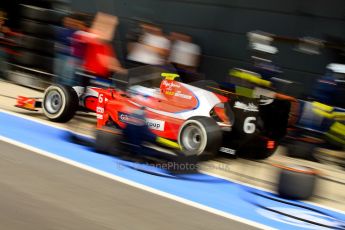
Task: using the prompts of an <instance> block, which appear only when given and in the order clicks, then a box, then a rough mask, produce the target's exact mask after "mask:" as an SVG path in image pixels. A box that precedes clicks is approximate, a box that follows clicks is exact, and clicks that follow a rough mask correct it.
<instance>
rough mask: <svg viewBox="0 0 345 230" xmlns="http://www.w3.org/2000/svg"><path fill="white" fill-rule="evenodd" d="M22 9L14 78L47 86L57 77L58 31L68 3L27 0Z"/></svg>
mask: <svg viewBox="0 0 345 230" xmlns="http://www.w3.org/2000/svg"><path fill="white" fill-rule="evenodd" d="M25 3H26V4H21V5H20V6H19V9H20V12H21V21H20V32H21V33H22V35H21V36H19V37H18V39H17V40H18V48H17V55H13V57H12V59H11V60H10V61H11V64H12V65H11V68H10V71H9V78H10V80H12V81H14V82H16V83H18V84H21V85H25V86H29V87H32V88H37V89H43V88H46V86H47V85H49V84H50V83H51V82H52V80H53V77H54V56H55V38H56V36H55V34H56V31H57V29H58V28H59V27H61V24H62V20H63V18H64V17H65V16H66V15H67V14H68V11H67V10H68V3H66V2H63V1H61V0H60V1H57V0H50V1H47V0H45V1H43V0H41V1H37V0H35V1H33V0H32V1H25Z"/></svg>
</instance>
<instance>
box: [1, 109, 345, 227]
mask: <svg viewBox="0 0 345 230" xmlns="http://www.w3.org/2000/svg"><path fill="white" fill-rule="evenodd" d="M0 135H1V136H4V137H7V138H10V139H13V140H16V141H19V142H22V143H24V144H27V145H31V146H33V147H36V148H39V149H42V150H45V151H48V152H51V153H53V154H56V155H58V156H61V157H65V158H67V159H70V160H73V161H76V162H79V163H82V164H85V165H88V166H91V167H93V168H96V169H99V170H102V171H105V172H107V173H111V174H114V175H116V176H120V177H122V178H125V179H129V180H131V181H134V182H137V183H140V184H143V185H146V186H149V187H152V188H155V189H158V190H161V191H163V192H167V193H170V194H173V195H176V196H179V197H182V198H185V199H188V200H191V201H193V202H197V203H200V204H202V205H206V206H208V207H211V208H215V209H218V210H221V211H223V212H226V213H230V214H233V215H236V216H239V217H242V218H245V219H248V220H251V221H255V222H258V223H261V224H264V225H267V226H271V227H274V228H278V229H291V228H294V229H311V228H313V227H314V228H315V229H320V227H319V226H315V225H311V224H306V223H303V222H298V221H296V220H293V219H289V218H287V217H284V216H280V215H275V214H274V213H269V212H267V211H264V210H262V209H260V208H258V207H257V206H256V205H254V204H253V203H259V204H261V205H264V206H266V207H275V208H277V209H279V210H281V209H286V210H285V211H288V212H291V211H293V212H294V213H295V214H296V215H297V214H298V215H306V211H305V210H304V209H301V208H297V207H293V206H289V205H287V204H282V203H279V202H276V201H272V200H269V199H265V198H262V197H258V196H255V195H254V194H252V193H250V192H249V191H255V192H258V193H261V194H265V195H268V196H271V195H272V194H270V193H268V192H264V191H260V190H258V189H254V188H251V187H248V186H244V185H240V184H237V183H233V182H230V181H227V180H223V179H220V178H217V177H212V176H209V175H205V174H193V175H186V176H184V177H183V179H181V178H173V177H159V176H153V175H150V174H147V173H143V172H142V171H140V170H139V171H138V170H135V169H136V168H137V169H138V168H139V169H145V170H151V171H154V172H156V173H160V174H165V175H167V174H166V172H165V171H163V170H159V169H157V168H155V167H152V166H148V165H140V164H135V163H131V162H127V161H124V160H121V159H119V158H116V157H111V156H106V155H102V154H98V153H95V152H93V151H92V150H91V149H90V148H88V147H83V146H80V145H77V144H74V143H70V142H68V141H66V136H67V135H68V132H67V131H64V130H60V129H57V128H54V127H51V126H47V125H43V124H40V123H37V122H34V121H30V120H27V119H24V118H20V117H17V116H13V115H9V114H6V113H2V112H0ZM127 166H131V167H127ZM293 203H295V204H302V205H304V206H306V207H309V208H314V209H317V210H319V211H321V212H324V213H327V214H329V215H331V216H332V217H335V218H337V219H338V220H345V214H343V213H338V212H334V211H331V210H327V209H324V208H320V207H317V206H314V205H311V204H306V203H303V202H293ZM292 209H293V210H292ZM294 210H295V211H294ZM289 214H291V213H289ZM292 214H293V213H292ZM311 216H313V217H314V220H315V218H319V221H323V222H324V223H326V224H332V223H333V224H334V223H335V224H337V223H336V222H334V220H333V219H329V218H328V217H326V216H320V214H318V213H314V214H313V213H309V217H311ZM291 224H293V225H291Z"/></svg>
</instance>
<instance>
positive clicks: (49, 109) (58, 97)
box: [42, 85, 79, 122]
mask: <svg viewBox="0 0 345 230" xmlns="http://www.w3.org/2000/svg"><path fill="white" fill-rule="evenodd" d="M78 107H79V98H78V95H77V93H76V92H75V90H74V89H73V88H72V87H69V86H65V85H51V86H49V87H48V88H47V89H46V90H45V92H44V97H43V103H42V108H43V113H44V115H45V116H46V117H47V118H48V119H49V120H51V121H55V122H68V121H69V120H71V119H72V118H73V116H74V115H75V113H76V111H77V109H78Z"/></svg>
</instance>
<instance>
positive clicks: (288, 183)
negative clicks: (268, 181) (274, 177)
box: [278, 166, 317, 200]
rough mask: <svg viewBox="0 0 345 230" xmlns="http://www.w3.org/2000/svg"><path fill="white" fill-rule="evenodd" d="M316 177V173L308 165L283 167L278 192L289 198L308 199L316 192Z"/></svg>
mask: <svg viewBox="0 0 345 230" xmlns="http://www.w3.org/2000/svg"><path fill="white" fill-rule="evenodd" d="M316 178H317V175H316V173H315V172H314V171H313V170H312V169H310V168H307V167H301V166H298V167H297V166H292V167H290V168H286V169H282V171H281V173H280V176H279V183H278V193H279V195H280V196H281V197H283V198H287V199H297V200H307V199H309V198H310V197H311V196H312V195H313V194H314V190H315V186H316Z"/></svg>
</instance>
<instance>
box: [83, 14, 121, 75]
mask: <svg viewBox="0 0 345 230" xmlns="http://www.w3.org/2000/svg"><path fill="white" fill-rule="evenodd" d="M117 24H118V20H117V17H115V16H112V15H108V14H104V13H97V15H96V18H95V20H94V22H93V25H92V27H91V28H90V34H89V35H88V36H87V37H84V39H85V41H86V50H85V57H84V63H83V68H84V71H85V72H86V73H87V74H90V75H93V76H96V77H99V78H104V79H109V77H110V76H111V74H112V73H113V72H114V73H126V72H127V71H126V70H125V69H123V68H122V66H121V64H120V62H119V61H118V59H117V57H116V54H115V52H114V51H113V47H112V45H111V44H110V41H112V39H113V35H114V33H115V28H116V26H117Z"/></svg>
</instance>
